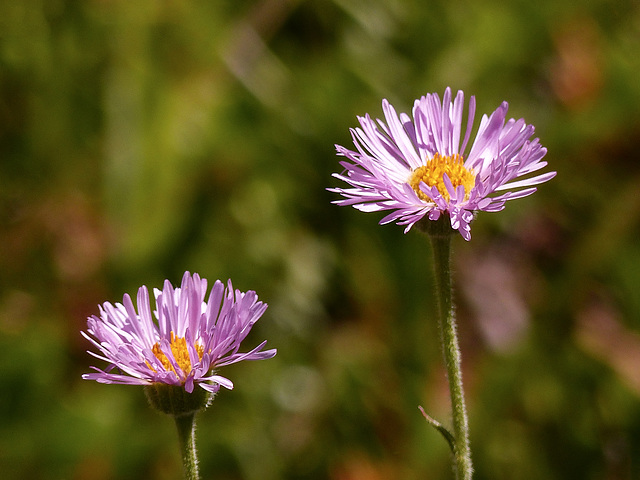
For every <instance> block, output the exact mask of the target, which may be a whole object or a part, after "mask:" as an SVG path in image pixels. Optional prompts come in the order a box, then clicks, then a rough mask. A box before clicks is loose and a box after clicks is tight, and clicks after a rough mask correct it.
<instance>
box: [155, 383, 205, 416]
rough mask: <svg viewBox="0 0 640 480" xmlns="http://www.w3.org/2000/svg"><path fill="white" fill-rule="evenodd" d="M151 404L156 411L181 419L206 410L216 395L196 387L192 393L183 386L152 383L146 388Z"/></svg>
mask: <svg viewBox="0 0 640 480" xmlns="http://www.w3.org/2000/svg"><path fill="white" fill-rule="evenodd" d="M144 393H145V395H146V396H147V400H149V404H150V405H151V407H153V408H154V409H155V410H157V411H159V412H162V413H166V414H167V415H172V416H174V417H179V416H182V415H190V414H195V413H196V412H199V411H200V410H204V409H205V408H207V407H208V406H209V404H210V403H211V401H212V400H213V397H214V394H212V393H210V392H207V391H206V390H205V389H203V388H200V387H199V386H197V385H196V386H195V387H194V389H193V392H192V393H189V392H187V391H186V390H185V389H184V387H183V386H178V385H167V384H166V383H152V384H151V385H147V386H146V387H144Z"/></svg>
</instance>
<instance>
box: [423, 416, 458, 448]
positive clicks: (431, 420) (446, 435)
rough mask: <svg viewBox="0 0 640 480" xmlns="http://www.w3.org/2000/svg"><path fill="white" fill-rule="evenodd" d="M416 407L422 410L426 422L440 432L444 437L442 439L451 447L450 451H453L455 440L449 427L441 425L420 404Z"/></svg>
mask: <svg viewBox="0 0 640 480" xmlns="http://www.w3.org/2000/svg"><path fill="white" fill-rule="evenodd" d="M418 409H419V410H420V411H421V412H422V416H423V417H424V418H425V420H426V421H427V423H428V424H429V425H431V426H432V427H433V428H435V429H436V430H437V431H439V432H440V434H441V435H442V436H443V437H444V439H445V440H446V441H447V443H448V444H449V448H451V452H453V453H455V451H456V440H455V438H453V434H452V433H451V432H450V431H449V429H447V427H445V426H444V425H442V424H441V423H440V422H439V421H437V420H436V419H435V418H433V417H432V416H431V415H428V414H427V412H425V411H424V408H422V407H421V406H420V405H418Z"/></svg>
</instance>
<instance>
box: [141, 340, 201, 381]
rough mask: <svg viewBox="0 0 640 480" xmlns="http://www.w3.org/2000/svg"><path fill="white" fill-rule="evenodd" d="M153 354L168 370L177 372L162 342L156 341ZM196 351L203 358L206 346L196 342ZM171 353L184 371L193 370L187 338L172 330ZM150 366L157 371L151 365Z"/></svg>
mask: <svg viewBox="0 0 640 480" xmlns="http://www.w3.org/2000/svg"><path fill="white" fill-rule="evenodd" d="M151 351H152V352H153V354H154V355H155V356H156V358H157V359H158V360H160V362H161V363H162V366H163V367H164V368H165V369H166V370H171V371H173V372H174V373H177V372H176V371H175V369H174V368H173V365H171V362H170V361H169V359H168V358H167V356H166V355H165V353H164V352H163V351H162V348H160V342H156V344H155V345H154V346H153V348H152V349H151ZM196 352H197V353H198V357H199V358H202V355H203V353H204V348H203V347H202V345H200V344H196ZM171 353H172V354H173V358H174V359H175V361H176V363H177V364H178V366H179V367H180V368H181V369H182V371H183V372H184V373H187V374H188V373H189V372H190V371H191V359H190V358H189V350H188V348H187V340H186V339H185V338H184V337H176V336H175V335H174V333H173V332H171ZM149 367H150V368H151V369H152V370H154V371H155V369H154V368H153V367H151V365H149Z"/></svg>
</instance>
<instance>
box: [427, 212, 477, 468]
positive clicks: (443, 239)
mask: <svg viewBox="0 0 640 480" xmlns="http://www.w3.org/2000/svg"><path fill="white" fill-rule="evenodd" d="M441 220H442V219H440V221H441ZM447 220H448V219H447ZM430 238H431V244H432V246H433V255H434V267H435V278H436V288H437V294H438V309H439V322H440V331H441V335H442V347H443V351H444V359H445V364H446V367H447V376H448V379H449V393H450V395H451V408H452V414H453V442H454V451H453V453H454V456H455V467H456V478H457V479H458V480H470V479H471V475H472V472H473V467H472V464H471V450H470V448H469V421H468V418H467V409H466V406H465V402H464V391H463V387H462V368H461V359H460V347H459V346H458V334H457V328H456V320H455V314H454V308H453V300H452V287H451V235H450V234H448V233H443V234H431V235H430Z"/></svg>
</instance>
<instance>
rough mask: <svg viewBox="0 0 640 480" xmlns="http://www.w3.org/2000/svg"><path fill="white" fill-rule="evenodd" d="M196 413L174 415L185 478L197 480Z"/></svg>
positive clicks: (198, 476) (186, 479)
mask: <svg viewBox="0 0 640 480" xmlns="http://www.w3.org/2000/svg"><path fill="white" fill-rule="evenodd" d="M195 417H196V413H195V412H192V413H187V414H184V415H177V416H175V417H174V418H175V420H176V427H178V440H179V442H180V452H181V454H182V466H183V469H184V478H185V480H199V478H200V475H199V473H198V456H197V453H196V422H195Z"/></svg>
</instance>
